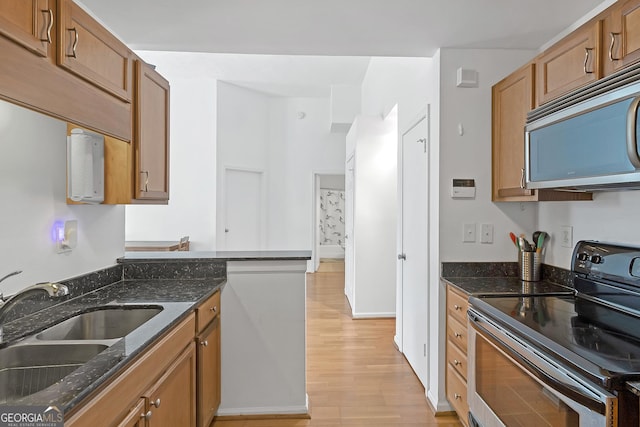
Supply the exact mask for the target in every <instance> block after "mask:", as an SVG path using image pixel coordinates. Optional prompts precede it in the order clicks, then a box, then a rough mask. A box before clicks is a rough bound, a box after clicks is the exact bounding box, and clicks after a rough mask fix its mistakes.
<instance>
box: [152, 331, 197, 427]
mask: <svg viewBox="0 0 640 427" xmlns="http://www.w3.org/2000/svg"><path fill="white" fill-rule="evenodd" d="M194 347H195V345H194V344H193V343H191V344H190V345H189V346H188V347H187V348H186V349H185V350H184V351H183V352H182V354H181V355H180V356H179V357H178V358H177V359H176V360H175V361H174V362H173V363H172V364H171V366H170V367H168V368H167V369H166V371H165V373H164V375H163V376H162V377H161V378H160V379H159V380H158V381H157V383H156V384H155V385H154V386H153V387H152V388H151V390H149V392H148V393H145V396H144V397H145V398H146V399H147V405H148V406H147V409H148V410H149V411H151V416H150V417H149V419H148V421H147V424H148V426H149V427H175V426H193V425H195V423H196V353H195V348H194Z"/></svg>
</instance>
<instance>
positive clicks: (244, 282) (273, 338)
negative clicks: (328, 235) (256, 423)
mask: <svg viewBox="0 0 640 427" xmlns="http://www.w3.org/2000/svg"><path fill="white" fill-rule="evenodd" d="M310 258H311V253H310V251H232V252H227V251H222V252H221V251H218V252H195V251H193V252H164V253H161V252H127V253H125V256H124V257H123V258H121V259H119V260H118V262H119V263H121V264H123V265H124V268H125V271H126V272H129V274H130V275H135V276H138V275H139V276H140V277H148V278H153V277H159V276H166V275H169V276H173V277H179V276H181V275H182V274H188V275H191V274H194V273H195V272H196V271H198V270H206V269H207V268H209V267H208V266H210V265H212V264H218V263H220V262H226V264H225V267H226V270H225V277H226V280H227V283H226V285H225V286H224V288H223V289H222V296H221V306H222V307H224V309H223V310H222V312H223V314H222V318H221V334H222V339H221V348H222V400H221V403H220V408H219V409H218V415H219V416H225V415H229V416H231V415H252V414H253V415H256V414H307V413H308V410H309V406H308V399H307V391H306V374H305V372H306V353H305V344H306V337H305V334H306V305H305V304H306V302H305V297H306V287H305V272H306V266H307V260H309V259H310ZM134 272H135V273H134Z"/></svg>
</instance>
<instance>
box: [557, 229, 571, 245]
mask: <svg viewBox="0 0 640 427" xmlns="http://www.w3.org/2000/svg"><path fill="white" fill-rule="evenodd" d="M560 246H562V247H563V248H573V227H572V226H570V225H563V226H561V227H560Z"/></svg>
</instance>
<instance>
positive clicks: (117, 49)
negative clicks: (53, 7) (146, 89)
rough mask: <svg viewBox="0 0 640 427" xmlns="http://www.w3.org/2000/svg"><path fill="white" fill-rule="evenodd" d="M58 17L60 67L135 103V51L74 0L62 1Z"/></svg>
mask: <svg viewBox="0 0 640 427" xmlns="http://www.w3.org/2000/svg"><path fill="white" fill-rule="evenodd" d="M58 16H59V21H58V22H59V24H58V65H60V66H61V67H62V68H64V69H66V70H68V71H70V72H71V73H73V74H75V75H77V76H78V77H81V78H83V79H85V80H87V81H88V82H90V83H92V84H93V85H95V86H97V87H99V88H101V89H102V90H104V91H106V92H108V93H111V94H112V95H115V96H116V97H118V98H120V99H122V100H123V101H127V102H131V97H132V94H133V87H132V84H131V83H132V66H131V62H132V56H133V54H132V52H131V50H129V48H128V47H127V46H126V45H125V44H124V43H122V42H121V41H120V40H118V39H117V38H116V37H115V36H113V35H112V34H111V33H110V32H109V31H107V30H106V29H105V28H104V27H102V26H101V25H100V24H99V23H98V22H96V21H95V20H94V19H93V18H92V17H91V16H90V15H89V14H88V13H86V12H85V11H84V10H82V8H80V7H79V6H78V5H76V4H75V3H73V1H71V0H58Z"/></svg>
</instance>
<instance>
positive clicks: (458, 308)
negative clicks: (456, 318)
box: [453, 304, 462, 311]
mask: <svg viewBox="0 0 640 427" xmlns="http://www.w3.org/2000/svg"><path fill="white" fill-rule="evenodd" d="M453 308H454V309H455V310H458V311H460V310H462V307H460V306H459V305H458V304H454V305H453Z"/></svg>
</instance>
